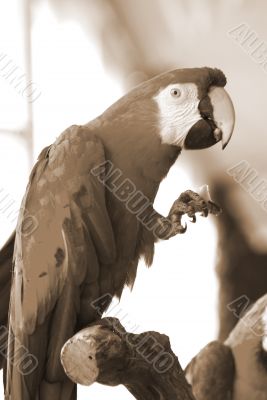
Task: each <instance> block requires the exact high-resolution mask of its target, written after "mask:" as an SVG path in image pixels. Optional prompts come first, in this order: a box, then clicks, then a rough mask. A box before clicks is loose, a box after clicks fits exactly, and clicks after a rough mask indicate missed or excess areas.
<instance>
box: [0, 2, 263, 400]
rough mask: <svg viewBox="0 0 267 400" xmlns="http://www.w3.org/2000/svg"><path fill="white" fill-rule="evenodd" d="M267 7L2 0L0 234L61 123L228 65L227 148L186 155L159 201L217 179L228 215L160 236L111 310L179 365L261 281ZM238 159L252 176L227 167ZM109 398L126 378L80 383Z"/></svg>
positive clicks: (227, 323)
mask: <svg viewBox="0 0 267 400" xmlns="http://www.w3.org/2000/svg"><path fill="white" fill-rule="evenodd" d="M266 11H267V4H266V2H264V1H263V0H256V1H254V2H251V1H248V0H234V1H233V0H231V1H230V0H224V1H223V0H217V1H212V0H202V1H198V0H76V1H75V2H74V1H71V0H64V1H63V0H32V1H30V0H10V1H9V2H5V3H4V2H2V3H1V4H0V168H1V169H0V226H1V229H0V241H1V244H2V243H4V242H5V240H6V239H7V237H8V236H9V234H10V233H11V232H12V230H13V229H14V227H15V225H16V217H17V215H18V211H19V207H20V201H21V197H22V195H23V193H24V190H25V185H26V183H27V179H28V175H29V172H30V170H31V167H32V165H33V163H34V162H35V160H36V157H37V156H38V153H39V152H40V151H41V149H42V148H43V147H44V146H47V145H49V144H50V143H51V142H53V141H54V140H55V138H56V137H57V136H58V135H59V134H60V133H61V132H62V131H63V130H64V129H65V128H67V127H68V126H69V125H71V124H83V123H86V122H88V121H89V120H91V119H92V118H94V117H96V116H97V115H98V114H100V113H101V112H103V111H104V110H105V108H107V107H108V106H109V105H110V104H111V103H113V102H114V101H115V100H116V99H118V98H119V97H120V96H121V95H122V94H124V93H125V92H126V91H127V90H129V89H131V88H132V87H134V86H135V85H136V84H138V83H140V82H142V81H143V80H146V79H148V78H150V77H152V76H153V75H155V74H157V73H160V72H163V71H165V70H168V69H173V68H184V67H201V66H210V67H218V68H220V69H222V70H223V71H224V73H225V74H226V76H227V79H228V84H227V90H228V92H229V93H230V95H231V97H232V99H233V102H234V105H235V109H236V117H237V123H236V128H235V132H234V136H233V138H232V141H231V142H230V144H229V145H228V147H227V148H226V150H225V151H224V152H222V151H221V148H220V146H215V147H214V148H211V149H208V150H203V151H200V152H197V153H195V152H193V151H192V152H184V153H183V154H182V155H181V157H180V158H179V160H178V162H177V163H176V165H175V166H174V167H173V168H172V170H171V171H170V174H169V176H168V177H167V179H166V180H165V181H164V182H163V183H162V185H161V187H160V191H159V193H158V196H157V199H156V209H157V210H158V211H159V212H161V213H163V214H167V213H168V211H169V208H170V206H171V205H172V203H173V201H174V200H175V199H176V198H177V197H178V195H179V194H180V192H182V191H184V190H186V189H193V190H196V189H197V188H198V187H199V186H201V185H203V184H209V186H210V189H211V192H212V194H213V196H214V199H216V200H217V202H218V203H219V204H220V205H221V206H222V207H223V209H224V213H223V215H222V216H221V217H219V218H217V219H216V221H215V220H213V219H212V218H211V217H209V218H208V219H203V218H201V217H200V218H199V219H198V222H197V224H196V225H192V224H190V225H189V227H188V231H187V233H186V234H185V235H184V236H180V237H175V238H173V239H171V240H170V241H169V242H163V243H159V244H158V245H157V246H156V254H155V260H154V264H153V266H152V268H150V269H149V270H148V269H146V268H145V266H144V265H143V264H142V263H140V266H139V272H138V277H137V280H136V284H135V287H134V289H133V291H132V292H131V293H130V292H129V291H128V290H126V291H125V293H124V295H123V298H122V300H121V303H120V304H119V305H116V304H115V307H114V304H113V309H111V311H110V314H111V315H113V316H118V317H119V318H120V319H121V320H122V323H123V324H124V325H125V326H126V328H127V329H128V330H130V331H133V332H136V333H137V332H143V331H146V330H156V331H159V332H162V333H165V334H167V335H168V336H169V337H170V339H171V344H172V348H173V350H174V352H175V353H176V354H177V355H178V356H179V359H180V362H181V364H182V366H183V367H185V366H186V364H187V362H188V361H190V360H191V358H192V357H193V356H194V355H195V354H196V353H197V352H198V351H199V350H200V349H201V347H203V346H204V345H205V344H207V343H208V342H209V341H210V340H213V339H215V338H216V337H218V336H219V337H220V339H221V340H224V339H225V338H226V337H227V335H228V333H229V332H230V330H231V329H232V327H233V326H234V325H235V323H236V322H237V320H236V318H235V317H234V316H233V314H231V312H230V311H229V310H228V309H227V304H229V303H230V302H232V301H234V300H235V299H237V298H238V297H239V296H241V295H246V296H247V297H248V298H249V300H250V301H251V302H253V301H255V300H256V299H257V298H258V297H259V296H260V295H261V294H263V293H265V292H266V288H267V271H266V270H267V268H266V262H267V225H266V221H267V215H266V210H265V209H264V207H263V206H262V201H263V200H264V199H266V198H267V191H266V197H264V196H265V194H264V192H263V193H262V196H260V199H259V196H258V197H256V196H255V190H256V189H255V188H256V187H257V185H258V184H259V185H263V186H264V184H265V179H266V177H267V162H266V143H267V141H266V135H267V132H266V116H267V112H266V93H267V66H265V67H264V65H265V61H266V63H267V27H266V18H265V16H266ZM238 33H240V35H238ZM242 35H243V36H242ZM265 43H266V45H265ZM257 46H258V48H257ZM265 49H266V51H265ZM242 160H245V161H246V165H248V170H247V171H246V173H245V175H244V176H242V179H243V180H245V183H246V184H244V182H243V183H242V182H241V178H240V179H239V182H236V180H234V179H233V177H232V176H230V174H229V172H227V171H228V170H229V169H231V168H233V167H234V166H236V165H238V164H239V163H240V162H241V161H242ZM251 171H252V172H251ZM241 175H242V174H241ZM266 209H267V207H266ZM1 390H2V388H1ZM0 394H1V396H2V393H0ZM1 396H0V397H1ZM90 396H91V397H90ZM111 396H112V397H113V398H116V399H117V400H119V399H124V400H126V399H130V398H133V397H132V396H131V395H130V394H129V393H128V392H127V390H126V389H124V388H123V387H116V388H108V387H104V386H100V385H94V386H92V387H89V388H85V387H79V392H78V398H79V400H82V399H87V398H94V400H98V399H99V400H100V399H101V400H103V399H104V398H110V397H111Z"/></svg>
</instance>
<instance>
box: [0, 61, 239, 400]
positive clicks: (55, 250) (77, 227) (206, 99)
mask: <svg viewBox="0 0 267 400" xmlns="http://www.w3.org/2000/svg"><path fill="white" fill-rule="evenodd" d="M225 85H226V78H225V76H224V74H223V72H221V71H220V70H219V69H212V68H208V67H204V68H192V69H178V70H173V71H170V72H166V73H163V74H161V75H159V76H156V77H154V78H152V79H151V80H149V81H146V82H144V83H142V84H141V85H139V86H137V87H136V88H134V89H133V90H132V91H130V92H129V93H128V94H126V95H125V96H124V97H122V98H121V99H119V100H118V101H117V102H116V103H114V104H113V105H112V106H111V107H109V108H108V109H107V110H106V111H105V112H104V113H103V114H102V115H100V116H99V117H98V118H96V119H95V120H93V121H91V122H89V123H87V124H85V125H82V126H80V125H79V126H78V125H74V126H71V127H69V128H68V129H66V130H65V131H64V132H63V133H62V134H61V135H60V136H59V137H58V138H57V140H56V141H55V142H54V143H53V144H52V145H51V146H48V147H46V148H45V149H44V150H43V151H42V152H41V154H40V155H39V158H38V161H37V163H36V164H35V166H34V168H33V170H32V172H31V175H30V178H29V183H28V186H27V188H26V193H25V195H24V198H23V200H22V205H21V210H20V215H19V218H18V224H17V229H16V233H15V234H14V235H13V236H12V237H11V239H10V240H9V241H8V243H7V245H6V246H5V248H4V250H5V252H6V254H8V256H7V257H4V256H3V257H2V261H3V262H2V266H1V268H2V269H3V266H4V267H5V268H7V266H9V267H10V265H11V263H12V256H11V254H10V253H12V252H11V249H12V247H13V246H14V256H13V266H12V284H11V294H10V305H9V312H8V329H9V335H8V348H7V352H8V357H7V365H6V368H5V398H6V400H7V399H9V400H10V399H12V400H37V399H38V400H50V399H53V400H63V399H64V400H74V399H76V387H75V384H74V383H73V382H71V381H70V380H69V379H68V378H67V376H66V375H65V373H64V370H63V368H62V365H61V362H60V352H61V348H62V346H63V345H64V343H65V342H66V341H67V340H68V339H69V338H70V337H71V336H73V335H74V334H75V333H76V332H77V331H78V330H79V329H82V328H83V327H85V326H87V325H88V324H89V323H92V322H94V321H95V320H97V319H99V318H100V317H101V314H102V313H103V312H104V311H105V310H106V309H107V307H108V306H109V304H110V301H111V299H112V297H113V296H117V297H118V298H119V297H120V296H121V294H122V291H123V288H124V286H125V285H129V286H132V285H133V284H134V281H135V277H136V271H137V265H138V261H139V259H140V257H144V259H145V261H146V263H147V264H148V265H150V264H151V263H152V260H153V253H154V244H155V242H156V241H157V240H158V239H159V238H160V239H169V238H170V237H172V236H174V235H175V234H177V233H184V232H185V230H186V227H185V226H183V224H182V223H181V216H182V215H183V214H187V215H189V216H190V217H191V218H192V220H193V221H195V213H196V212H202V213H203V214H204V215H207V214H208V212H209V210H210V207H213V206H214V205H213V204H212V203H209V204H208V203H207V202H206V201H205V200H204V199H203V198H201V196H200V195H198V194H196V193H194V192H192V191H186V192H184V193H183V194H182V195H181V196H180V197H179V198H178V200H176V201H175V202H174V205H173V207H172V208H171V210H170V213H169V215H168V217H166V218H165V217H163V216H161V215H160V214H159V213H157V212H156V211H155V210H154V209H153V202H154V199H155V196H156V193H157V191H158V188H159V185H160V182H161V181H162V179H163V178H164V177H165V176H166V175H167V173H168V171H169V169H170V167H171V166H172V165H173V163H174V162H175V161H176V159H177V157H178V155H179V154H180V153H181V151H182V149H196V150H197V149H205V148H207V147H210V146H212V145H214V144H216V143H217V142H220V141H221V142H222V147H223V148H225V146H226V145H227V143H228V142H229V140H230V138H231V135H232V132H233V127H234V108H233V104H232V102H231V99H230V97H229V95H228V94H227V92H226V91H225V89H224V86H225ZM30 216H32V217H33V218H34V220H35V221H37V224H36V229H34V230H32V229H30V225H31V224H30V220H29V218H30ZM14 238H15V239H14ZM14 240H15V244H14ZM0 261H1V256H0ZM8 279H10V276H9V277H8V278H5V279H4V281H5V282H3V286H4V284H6V283H7V281H8ZM1 288H2V287H1ZM105 296H106V297H105ZM103 298H105V299H106V300H105V301H102V303H101V301H100V303H101V305H100V306H99V307H95V306H94V304H95V302H96V301H97V299H103ZM1 311H2V314H1V315H0V318H2V320H3V321H5V320H6V319H7V311H6V310H1ZM25 353H26V355H25ZM24 358H25V360H26V361H27V362H26V361H25V362H23V360H24ZM35 364H36V365H35ZM18 366H19V367H18Z"/></svg>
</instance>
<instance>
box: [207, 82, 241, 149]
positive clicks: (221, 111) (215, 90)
mask: <svg viewBox="0 0 267 400" xmlns="http://www.w3.org/2000/svg"><path fill="white" fill-rule="evenodd" d="M208 96H209V98H210V102H211V105H212V108H213V121H214V123H215V125H216V126H217V128H218V130H217V134H218V136H221V141H222V148H223V149H225V147H226V146H227V144H228V143H229V141H230V139H231V136H232V134H233V130H234V125H235V110H234V106H233V103H232V100H231V98H230V96H229V95H228V93H227V92H226V90H225V89H223V88H222V87H218V86H211V87H210V90H209V92H208Z"/></svg>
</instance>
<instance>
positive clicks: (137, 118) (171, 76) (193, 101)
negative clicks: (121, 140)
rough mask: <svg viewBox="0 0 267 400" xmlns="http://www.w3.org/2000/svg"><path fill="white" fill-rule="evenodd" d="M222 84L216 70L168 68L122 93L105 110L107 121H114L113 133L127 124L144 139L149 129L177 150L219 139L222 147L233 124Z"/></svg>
mask: <svg viewBox="0 0 267 400" xmlns="http://www.w3.org/2000/svg"><path fill="white" fill-rule="evenodd" d="M225 85H226V78H225V76H224V74H223V72H222V71H220V70H219V69H213V68H208V67H203V68H187V69H176V70H173V71H169V72H166V73H163V74H160V75H157V76H155V77H154V78H152V79H150V80H148V81H145V82H143V83H141V84H140V85H138V86H137V87H136V88H134V89H133V90H132V91H131V92H129V93H127V95H125V96H124V97H122V98H121V99H120V100H119V101H118V102H116V103H115V104H113V106H111V107H110V108H109V109H108V110H107V113H105V116H106V117H107V118H106V120H110V121H113V123H114V121H115V124H117V125H118V127H117V132H119V131H121V130H125V129H121V127H122V126H123V128H125V127H127V132H130V131H131V128H132V131H131V132H133V131H134V136H135V137H137V133H138V132H139V136H140V137H142V138H144V133H145V132H146V136H147V135H148V132H149V131H150V132H152V131H153V132H152V133H153V134H154V133H155V132H156V134H157V137H158V136H160V140H161V143H163V144H168V145H175V146H178V147H179V148H180V149H183V148H184V149H205V148H207V147H210V146H213V145H214V144H216V143H217V142H220V141H221V142H222V147H223V148H225V147H226V145H227V143H228V142H229V140H230V138H231V136H232V133H233V129H234V122H235V113H234V107H233V104H232V101H231V99H230V97H229V95H228V94H227V92H226V91H225V89H224V86H225ZM119 123H121V125H120V127H119ZM142 140H143V139H142Z"/></svg>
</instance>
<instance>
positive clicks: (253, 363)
mask: <svg viewBox="0 0 267 400" xmlns="http://www.w3.org/2000/svg"><path fill="white" fill-rule="evenodd" d="M238 303H239V305H238ZM236 304H237V307H236V309H238V308H239V309H240V306H241V305H242V299H241V298H240V300H237V303H236ZM246 310H248V311H246V312H244V313H243V315H242V318H241V319H240V320H239V322H238V323H237V325H236V326H235V328H234V329H233V330H232V332H231V333H230V335H229V336H228V338H227V339H226V341H225V342H219V341H214V342H211V343H209V344H208V345H207V346H206V347H204V349H202V350H201V351H200V352H199V353H198V354H197V355H196V356H195V357H194V358H193V359H192V361H191V362H190V363H189V364H188V366H187V367H186V370H185V372H186V378H187V380H188V382H189V383H190V384H191V385H192V390H193V394H194V395H195V398H196V400H214V399H216V400H267V295H264V296H263V297H261V298H260V299H259V300H257V302H256V303H255V304H254V305H253V306H251V307H248V308H247V309H246ZM233 311H234V312H235V310H233ZM240 316H241V315H240Z"/></svg>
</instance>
